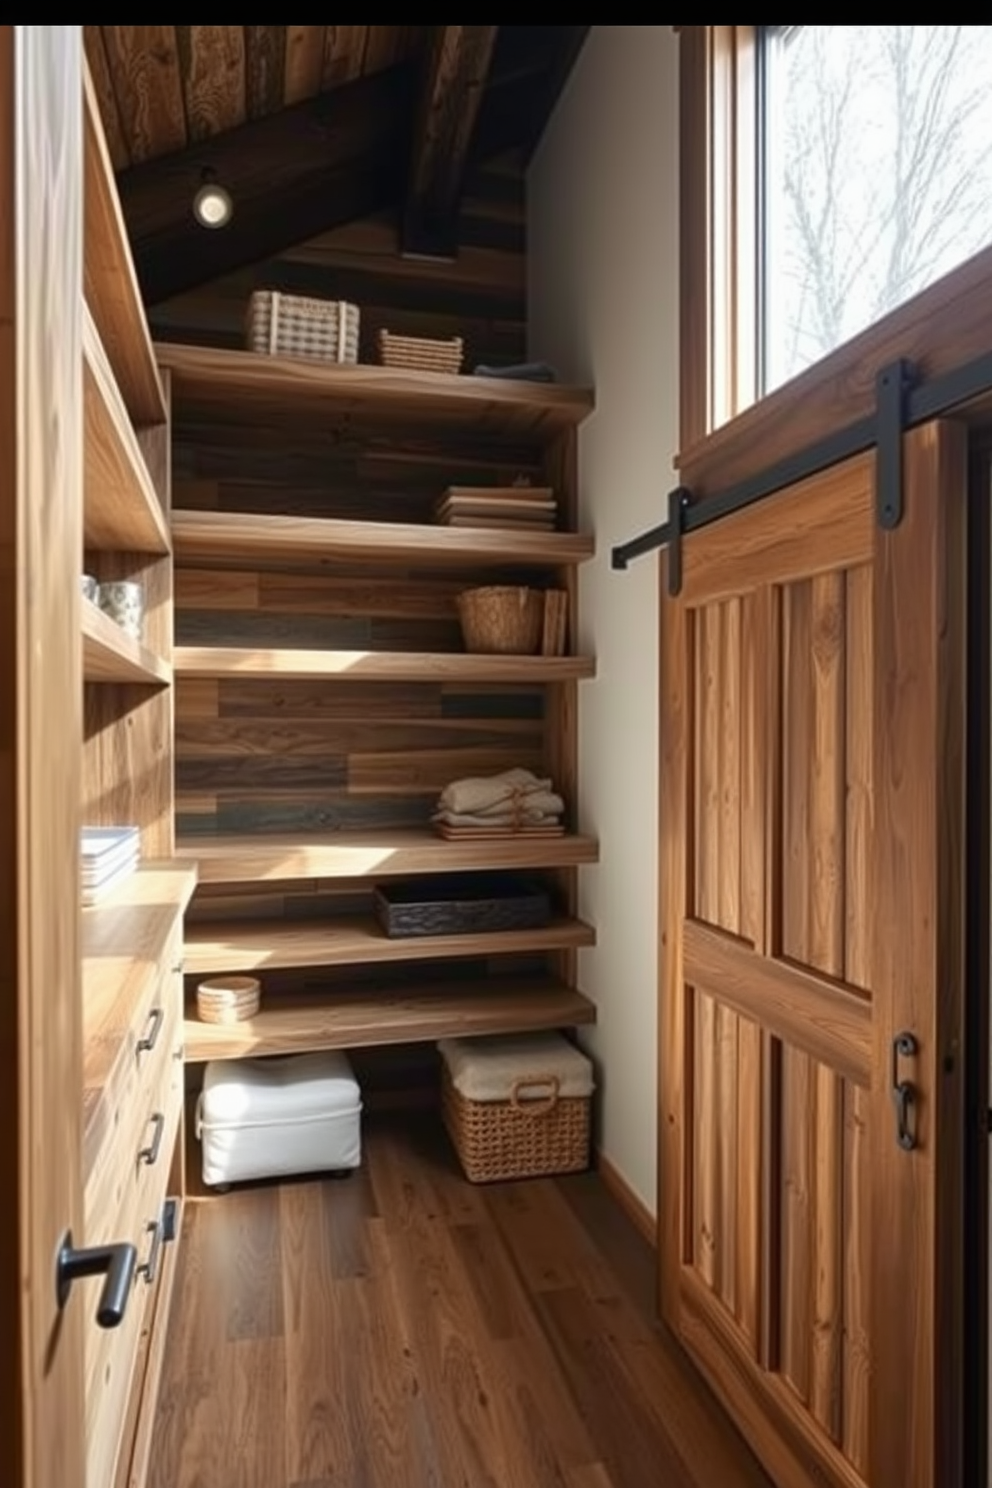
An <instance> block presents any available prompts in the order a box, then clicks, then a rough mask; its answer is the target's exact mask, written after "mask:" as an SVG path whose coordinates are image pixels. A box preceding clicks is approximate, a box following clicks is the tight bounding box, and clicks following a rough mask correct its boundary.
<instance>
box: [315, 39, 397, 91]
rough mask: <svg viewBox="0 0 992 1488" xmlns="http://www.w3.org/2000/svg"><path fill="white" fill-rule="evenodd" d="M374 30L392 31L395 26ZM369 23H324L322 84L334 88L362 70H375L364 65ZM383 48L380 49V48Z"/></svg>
mask: <svg viewBox="0 0 992 1488" xmlns="http://www.w3.org/2000/svg"><path fill="white" fill-rule="evenodd" d="M374 29H375V30H376V31H390V32H394V31H395V29H396V28H395V27H390V26H377V27H375V28H374ZM372 30H373V27H371V26H325V27H324V49H323V63H322V78H321V84H322V86H323V87H324V88H335V87H338V86H340V84H341V83H350V82H353V81H354V79H355V78H357V77H361V76H362V74H363V73H368V72H370V71H378V70H379V69H378V68H374V69H373V68H367V67H366V66H365V54H366V49H367V45H368V40H369V35H370V33H371V31H372ZM381 50H382V49H381V48H380V51H381Z"/></svg>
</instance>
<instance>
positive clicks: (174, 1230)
mask: <svg viewBox="0 0 992 1488" xmlns="http://www.w3.org/2000/svg"><path fill="white" fill-rule="evenodd" d="M178 1233H179V1204H178V1202H177V1201H176V1200H175V1199H166V1201H165V1204H164V1205H163V1207H162V1239H163V1240H166V1241H169V1240H175V1238H176V1236H177V1234H178Z"/></svg>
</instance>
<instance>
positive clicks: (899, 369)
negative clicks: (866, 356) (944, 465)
mask: <svg viewBox="0 0 992 1488" xmlns="http://www.w3.org/2000/svg"><path fill="white" fill-rule="evenodd" d="M912 385H913V368H912V365H911V363H909V362H907V361H905V360H904V359H903V358H901V357H900V358H899V359H898V360H897V361H894V362H890V363H889V364H888V366H887V367H883V368H882V370H881V371H880V372H879V374H878V376H877V377H876V378H875V398H876V402H877V415H876V419H877V446H878V454H877V456H876V466H875V515H876V517H877V518H878V525H879V526H880V527H885V528H886V529H888V530H889V531H891V529H892V528H893V527H898V526H899V523H900V522H901V521H902V510H903V499H902V436H903V434H904V433H905V431H906V413H907V400H908V398H909V394H910V390H911V388H912Z"/></svg>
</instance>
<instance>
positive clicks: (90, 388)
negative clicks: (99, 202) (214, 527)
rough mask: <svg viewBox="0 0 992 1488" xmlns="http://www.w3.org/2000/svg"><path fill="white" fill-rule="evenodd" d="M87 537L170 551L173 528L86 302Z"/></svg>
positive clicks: (103, 544)
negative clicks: (163, 509)
mask: <svg viewBox="0 0 992 1488" xmlns="http://www.w3.org/2000/svg"><path fill="white" fill-rule="evenodd" d="M83 409H84V421H85V435H84V448H85V461H84V473H83V539H84V542H85V545H86V546H87V547H88V548H103V549H107V548H110V549H120V550H121V551H124V552H136V553H167V552H168V551H169V529H168V525H167V523H166V520H165V514H164V512H163V511H162V504H161V502H160V501H159V499H158V495H157V493H156V490H155V487H154V485H153V484H152V479H151V476H150V475H149V474H148V467H147V465H146V464H145V459H144V456H143V455H142V453H141V447H140V445H139V444H138V440H137V437H136V436H135V432H134V429H133V428H132V426H131V420H130V418H129V416H128V412H127V409H126V408H125V407H124V404H123V402H122V400H121V395H120V390H119V388H118V386H117V383H116V381H115V379H114V374H113V372H112V371H111V368H110V363H109V362H108V361H107V354H106V352H105V350H104V348H103V343H102V342H101V340H100V334H99V332H98V330H97V328H96V325H95V324H94V321H93V316H92V315H91V313H90V310H89V307H88V306H87V305H84V306H83Z"/></svg>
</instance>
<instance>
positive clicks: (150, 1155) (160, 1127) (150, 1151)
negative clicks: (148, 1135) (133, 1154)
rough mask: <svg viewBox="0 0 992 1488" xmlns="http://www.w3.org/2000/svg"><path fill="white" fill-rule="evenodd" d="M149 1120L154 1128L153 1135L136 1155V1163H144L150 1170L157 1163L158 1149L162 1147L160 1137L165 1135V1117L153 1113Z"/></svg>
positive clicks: (156, 1112)
mask: <svg viewBox="0 0 992 1488" xmlns="http://www.w3.org/2000/svg"><path fill="white" fill-rule="evenodd" d="M149 1120H150V1121H151V1123H152V1125H153V1126H154V1128H155V1135H154V1136H153V1137H152V1139H151V1141H150V1142H149V1144H148V1146H147V1147H142V1149H141V1151H140V1152H139V1153H138V1161H139V1162H145V1163H147V1164H148V1166H149V1167H150V1168H153V1167H154V1166H155V1164H156V1163H157V1162H158V1154H159V1149H160V1148H161V1146H162V1137H163V1135H164V1134H165V1116H164V1115H163V1113H162V1112H161V1111H153V1112H152V1114H151V1116H150V1117H149Z"/></svg>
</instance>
